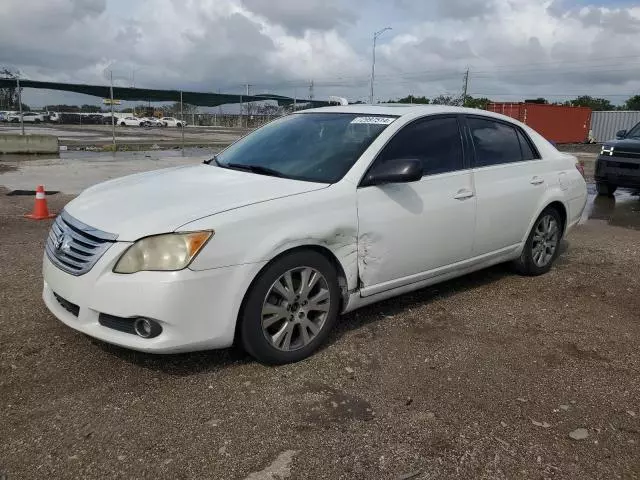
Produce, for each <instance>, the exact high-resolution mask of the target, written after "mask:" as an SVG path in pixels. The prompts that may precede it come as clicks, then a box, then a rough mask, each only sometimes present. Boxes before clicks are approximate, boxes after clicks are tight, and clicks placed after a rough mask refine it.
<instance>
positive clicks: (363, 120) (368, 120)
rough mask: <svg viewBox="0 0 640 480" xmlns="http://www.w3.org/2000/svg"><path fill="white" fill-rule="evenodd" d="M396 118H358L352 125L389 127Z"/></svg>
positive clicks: (352, 121)
mask: <svg viewBox="0 0 640 480" xmlns="http://www.w3.org/2000/svg"><path fill="white" fill-rule="evenodd" d="M394 120H395V117H356V118H354V119H353V120H351V123H366V124H369V125H389V124H390V123H391V122H393V121H394Z"/></svg>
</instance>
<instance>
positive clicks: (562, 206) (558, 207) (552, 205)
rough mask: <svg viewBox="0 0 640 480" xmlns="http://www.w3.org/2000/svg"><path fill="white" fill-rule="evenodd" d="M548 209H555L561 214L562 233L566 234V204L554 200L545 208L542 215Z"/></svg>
mask: <svg viewBox="0 0 640 480" xmlns="http://www.w3.org/2000/svg"><path fill="white" fill-rule="evenodd" d="M547 208H554V209H555V210H556V211H557V212H558V213H559V214H560V219H561V220H562V229H561V231H562V232H563V234H564V232H565V229H566V228H567V218H568V217H567V215H568V212H567V207H566V206H565V204H564V203H562V202H561V201H559V200H554V201H553V202H551V203H549V204H548V205H547V206H546V207H544V208H543V209H542V210H541V212H540V213H542V212H543V211H545V210H546V209H547ZM538 215H540V214H538Z"/></svg>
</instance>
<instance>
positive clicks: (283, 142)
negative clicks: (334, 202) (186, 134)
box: [215, 113, 396, 183]
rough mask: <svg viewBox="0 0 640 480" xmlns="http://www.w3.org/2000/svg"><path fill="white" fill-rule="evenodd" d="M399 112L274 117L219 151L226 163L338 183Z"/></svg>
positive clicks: (222, 163)
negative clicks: (388, 114)
mask: <svg viewBox="0 0 640 480" xmlns="http://www.w3.org/2000/svg"><path fill="white" fill-rule="evenodd" d="M395 119H396V117H393V116H378V115H363V114H350V113H298V114H293V115H288V116H286V117H283V118H280V119H278V120H275V121H273V122H271V123H269V124H267V125H265V126H264V127H262V128H260V129H258V130H256V131H255V132H253V133H251V134H249V135H247V136H246V137H244V138H242V139H241V140H239V141H238V142H236V143H234V144H233V145H231V146H230V147H229V148H227V149H226V150H224V151H223V152H222V153H221V154H219V155H218V156H217V157H216V158H215V160H216V163H217V164H218V165H219V166H221V167H226V168H238V169H246V170H249V171H253V172H254V173H261V174H265V175H275V176H281V177H285V178H291V179H296V180H305V181H310V182H320V183H335V182H337V181H338V180H340V179H341V178H342V177H343V176H344V175H345V174H346V173H347V172H348V171H349V169H350V168H351V167H352V166H353V164H354V163H355V162H356V160H357V159H358V157H360V155H361V154H362V153H363V152H364V150H365V149H366V148H367V147H368V146H369V145H370V144H371V142H373V140H375V138H376V137H377V136H378V135H379V134H380V132H382V131H383V130H384V129H385V128H386V127H387V126H388V125H389V124H390V123H391V122H393V121H394V120H395Z"/></svg>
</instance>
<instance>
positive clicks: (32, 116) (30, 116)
mask: <svg viewBox="0 0 640 480" xmlns="http://www.w3.org/2000/svg"><path fill="white" fill-rule="evenodd" d="M7 121H8V122H11V123H19V122H20V114H19V113H14V114H13V115H9V116H8V117H7ZM22 121H23V122H24V123H42V122H44V115H42V114H41V113H36V112H24V113H23V114H22Z"/></svg>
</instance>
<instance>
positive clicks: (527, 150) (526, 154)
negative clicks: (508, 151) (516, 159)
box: [516, 129, 540, 160]
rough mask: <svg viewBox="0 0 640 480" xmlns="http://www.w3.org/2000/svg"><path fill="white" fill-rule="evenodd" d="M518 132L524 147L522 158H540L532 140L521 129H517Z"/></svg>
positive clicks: (522, 147) (521, 145)
mask: <svg viewBox="0 0 640 480" xmlns="http://www.w3.org/2000/svg"><path fill="white" fill-rule="evenodd" d="M516 131H517V132H518V140H520V148H521V149H522V160H536V159H537V158H540V155H538V154H537V153H536V152H535V151H534V150H533V147H532V146H531V141H530V140H529V139H528V138H527V137H526V136H525V134H524V133H522V132H521V131H520V129H517V130H516Z"/></svg>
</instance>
